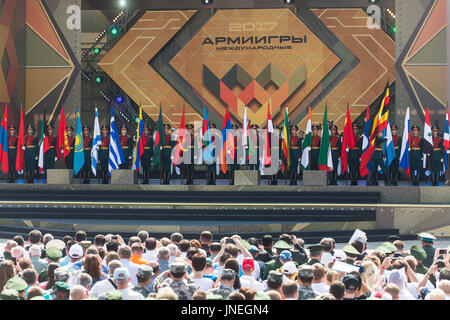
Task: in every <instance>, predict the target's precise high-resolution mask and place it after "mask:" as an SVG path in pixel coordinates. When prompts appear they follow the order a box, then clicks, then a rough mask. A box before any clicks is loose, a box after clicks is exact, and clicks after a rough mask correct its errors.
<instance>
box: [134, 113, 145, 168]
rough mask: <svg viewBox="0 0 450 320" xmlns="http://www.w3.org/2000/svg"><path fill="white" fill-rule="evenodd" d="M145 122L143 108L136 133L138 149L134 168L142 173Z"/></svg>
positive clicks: (135, 150) (135, 151)
mask: <svg viewBox="0 0 450 320" xmlns="http://www.w3.org/2000/svg"><path fill="white" fill-rule="evenodd" d="M143 139H144V121H143V117H142V107H140V108H139V123H138V127H137V132H136V148H135V149H134V154H133V159H134V160H133V168H134V169H136V170H138V171H140V169H142V166H141V159H142V155H143V154H144V144H143Z"/></svg>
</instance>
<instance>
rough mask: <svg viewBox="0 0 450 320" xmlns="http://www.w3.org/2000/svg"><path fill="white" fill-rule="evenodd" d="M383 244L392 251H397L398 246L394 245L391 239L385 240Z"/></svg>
mask: <svg viewBox="0 0 450 320" xmlns="http://www.w3.org/2000/svg"><path fill="white" fill-rule="evenodd" d="M381 246H382V247H385V248H387V249H388V250H389V251H390V252H391V253H394V252H395V251H397V247H396V246H394V245H393V244H392V243H391V242H389V241H386V242H383V243H382V244H381Z"/></svg>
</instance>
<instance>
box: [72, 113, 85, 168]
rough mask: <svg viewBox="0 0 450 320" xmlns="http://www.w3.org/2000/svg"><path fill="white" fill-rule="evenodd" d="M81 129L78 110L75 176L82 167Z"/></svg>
mask: <svg viewBox="0 0 450 320" xmlns="http://www.w3.org/2000/svg"><path fill="white" fill-rule="evenodd" d="M82 130H83V128H82V127H81V117H80V108H78V111H77V127H76V130H75V134H76V136H75V149H74V150H75V155H74V163H73V174H74V175H76V174H78V172H79V171H80V170H81V168H83V166H84V161H85V159H84V143H83V134H82Z"/></svg>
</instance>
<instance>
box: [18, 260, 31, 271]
mask: <svg viewBox="0 0 450 320" xmlns="http://www.w3.org/2000/svg"><path fill="white" fill-rule="evenodd" d="M17 264H18V265H19V266H20V267H21V268H22V270H25V269H27V268H31V269H34V266H33V263H31V260H30V259H28V258H20V260H19V261H18V262H17Z"/></svg>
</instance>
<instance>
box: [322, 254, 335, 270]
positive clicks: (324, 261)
mask: <svg viewBox="0 0 450 320" xmlns="http://www.w3.org/2000/svg"><path fill="white" fill-rule="evenodd" d="M331 261H333V256H332V255H331V253H329V252H322V258H320V263H321V264H323V265H324V266H325V267H327V268H328V264H329V263H330V262H331Z"/></svg>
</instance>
